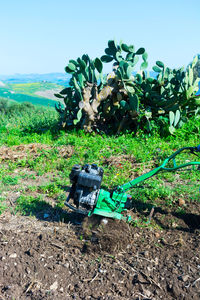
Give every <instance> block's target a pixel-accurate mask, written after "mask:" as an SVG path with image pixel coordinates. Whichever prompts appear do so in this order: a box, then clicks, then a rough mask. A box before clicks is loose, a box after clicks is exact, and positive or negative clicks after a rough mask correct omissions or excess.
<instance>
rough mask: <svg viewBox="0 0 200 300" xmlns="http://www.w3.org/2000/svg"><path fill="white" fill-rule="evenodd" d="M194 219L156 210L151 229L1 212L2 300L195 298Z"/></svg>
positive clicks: (199, 282)
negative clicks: (61, 220)
mask: <svg viewBox="0 0 200 300" xmlns="http://www.w3.org/2000/svg"><path fill="white" fill-rule="evenodd" d="M192 210H193V212H192ZM199 215H200V205H199V204H196V206H194V207H193V208H191V213H190V214H188V218H184V219H183V218H180V216H173V220H174V223H176V226H175V225H174V223H172V222H169V220H171V219H170V218H171V217H172V215H170V214H169V213H166V212H165V213H163V212H161V211H155V212H154V214H153V217H152V222H153V224H154V223H155V224H158V223H160V224H161V223H162V227H163V228H162V229H160V228H159V229H156V226H154V227H155V228H154V227H152V226H151V227H148V226H144V227H134V226H130V225H128V224H126V223H124V222H122V221H116V220H115V221H114V220H108V223H107V224H104V220H101V219H98V218H97V219H94V220H93V219H90V220H88V219H85V220H84V221H83V223H82V224H81V220H79V219H78V218H77V216H74V215H73V214H72V215H71V222H68V223H58V222H52V221H51V220H48V221H45V220H38V219H37V218H34V217H28V216H17V215H15V216H14V215H11V214H9V213H4V214H2V215H1V217H0V270H1V276H0V299H2V300H3V299H16V300H17V299H21V300H23V299H37V300H39V299H188V300H189V299H200V255H199V253H200V251H199V250H200V239H199V238H200V230H199V228H200V222H199V218H200V217H199ZM195 218H196V219H195ZM169 224H171V225H169Z"/></svg>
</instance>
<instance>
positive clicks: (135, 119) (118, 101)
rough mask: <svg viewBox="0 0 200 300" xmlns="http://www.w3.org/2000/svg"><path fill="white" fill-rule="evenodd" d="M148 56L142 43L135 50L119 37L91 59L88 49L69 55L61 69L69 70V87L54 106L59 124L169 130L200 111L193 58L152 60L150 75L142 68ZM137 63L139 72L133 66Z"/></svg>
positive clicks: (99, 127) (195, 61)
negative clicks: (176, 64) (108, 67)
mask: <svg viewBox="0 0 200 300" xmlns="http://www.w3.org/2000/svg"><path fill="white" fill-rule="evenodd" d="M147 59H148V55H147V53H146V51H145V49H144V48H139V49H137V50H135V47H134V46H133V45H127V44H125V43H123V42H122V41H121V42H120V43H119V44H117V43H116V42H115V41H114V40H109V41H108V46H107V48H106V49H105V54H104V55H103V56H101V58H96V59H94V60H92V59H91V58H90V57H89V56H88V55H87V54H84V55H83V56H82V57H81V58H80V57H79V58H78V59H76V60H70V61H69V63H68V65H67V66H66V68H65V71H66V72H67V73H68V74H70V75H71V79H70V81H69V86H68V87H67V88H65V89H63V90H62V91H61V92H60V93H59V94H56V96H57V97H58V98H60V99H63V101H64V104H65V108H62V106H61V104H58V105H57V106H56V109H57V111H59V113H60V115H61V119H62V126H63V127H65V128H67V127H69V126H71V125H73V126H76V127H81V128H84V130H85V131H88V132H90V131H92V130H94V129H95V130H96V129H98V130H99V129H103V130H104V131H105V130H107V129H109V128H110V129H111V130H112V131H114V132H117V133H119V132H120V131H121V130H123V129H129V130H130V129H133V130H135V131H136V130H137V129H138V128H142V129H144V128H146V130H147V131H151V129H152V124H156V123H159V122H161V123H162V124H166V122H167V123H168V131H169V132H170V133H171V134H173V133H174V132H175V128H177V127H180V126H181V125H182V124H183V123H184V122H186V121H187V119H188V118H189V117H190V116H191V115H194V114H197V113H199V110H200V97H199V98H198V97H196V92H197V91H198V82H199V78H198V79H196V80H194V68H195V66H196V63H197V61H198V58H197V57H195V58H194V60H193V62H192V63H191V64H190V66H189V67H188V68H187V69H186V70H185V69H184V68H180V69H170V68H169V67H166V66H165V65H164V63H163V62H161V61H156V64H155V66H154V67H153V71H154V73H155V74H156V75H155V76H154V77H151V76H149V73H148V72H147V71H146V68H147V67H148V62H147ZM110 62H112V63H113V70H112V72H111V73H109V74H107V75H105V74H104V73H103V64H104V63H110ZM137 66H139V71H137V72H136V71H135V68H136V67H137Z"/></svg>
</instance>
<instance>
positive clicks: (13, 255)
mask: <svg viewBox="0 0 200 300" xmlns="http://www.w3.org/2000/svg"><path fill="white" fill-rule="evenodd" d="M9 257H10V258H16V257H17V254H16V253H12V254H10V256H9Z"/></svg>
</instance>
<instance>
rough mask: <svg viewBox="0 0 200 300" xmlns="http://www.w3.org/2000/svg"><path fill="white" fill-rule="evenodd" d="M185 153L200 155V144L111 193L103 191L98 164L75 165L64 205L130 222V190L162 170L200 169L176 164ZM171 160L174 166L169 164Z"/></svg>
mask: <svg viewBox="0 0 200 300" xmlns="http://www.w3.org/2000/svg"><path fill="white" fill-rule="evenodd" d="M184 150H186V151H189V152H190V153H192V154H194V155H197V154H196V152H200V145H199V146H197V147H184V148H181V149H179V150H177V151H176V152H174V153H173V154H172V155H171V156H169V157H168V158H166V159H165V160H164V162H163V163H162V164H161V165H160V166H159V167H157V168H155V169H153V170H151V171H149V172H148V173H145V174H143V175H141V176H139V177H137V178H135V179H133V180H131V181H129V182H127V183H125V184H123V185H121V186H118V187H116V188H114V189H113V190H112V191H111V192H109V191H106V190H104V189H102V188H101V182H102V179H103V169H102V168H100V167H98V166H97V165H96V164H91V165H89V164H86V165H84V166H83V167H81V166H80V165H74V166H73V168H72V170H71V173H70V175H69V177H70V181H71V183H72V186H71V188H70V192H69V195H68V197H67V200H66V202H65V204H66V205H67V206H68V207H69V208H70V209H72V210H74V211H75V212H77V213H81V214H84V215H88V216H91V215H93V214H95V215H100V216H103V217H108V218H114V219H119V220H120V219H123V220H127V221H131V217H130V216H128V217H125V216H124V213H125V212H126V211H127V209H130V208H131V207H133V206H134V205H133V199H132V197H131V196H130V195H128V194H127V193H126V192H127V191H128V190H130V189H131V188H133V187H135V186H136V185H137V184H139V183H141V182H143V181H144V180H146V179H148V178H150V177H152V176H154V175H156V174H158V173H159V172H161V171H175V170H178V169H181V168H184V167H188V166H193V168H195V165H197V166H198V169H199V168H200V162H192V161H189V162H188V161H187V162H186V163H184V164H180V165H177V163H176V157H177V155H178V154H180V153H181V152H182V151H184ZM197 156H198V155H197ZM170 161H171V164H169V162H170ZM70 199H71V200H72V201H73V205H72V204H70V203H69V201H70Z"/></svg>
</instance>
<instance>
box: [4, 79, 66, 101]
mask: <svg viewBox="0 0 200 300" xmlns="http://www.w3.org/2000/svg"><path fill="white" fill-rule="evenodd" d="M0 82H1V81H0ZM63 88H64V86H63V85H58V84H56V83H51V82H33V83H12V84H11V83H6V84H5V81H4V83H3V84H2V85H0V98H1V99H2V98H3V99H7V100H8V101H12V100H14V101H17V102H20V103H21V102H31V103H32V104H36V105H44V106H50V107H55V104H56V103H57V101H58V98H56V97H55V96H54V93H58V92H59V91H60V90H62V89H63ZM61 102H62V101H61Z"/></svg>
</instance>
